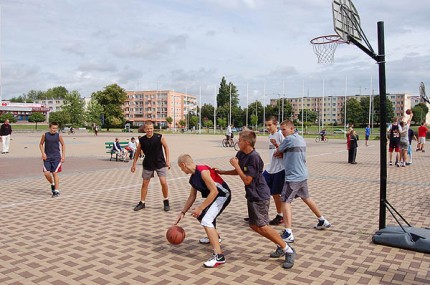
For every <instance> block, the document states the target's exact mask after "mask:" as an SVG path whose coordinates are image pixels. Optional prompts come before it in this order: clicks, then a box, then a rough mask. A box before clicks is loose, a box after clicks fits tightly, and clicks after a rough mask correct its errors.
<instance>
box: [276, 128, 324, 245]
mask: <svg viewBox="0 0 430 285" xmlns="http://www.w3.org/2000/svg"><path fill="white" fill-rule="evenodd" d="M294 129H295V128H294V123H293V122H291V121H290V120H285V121H283V122H282V123H281V131H282V134H284V135H285V139H284V140H283V141H282V143H281V145H280V146H279V147H278V149H277V151H276V152H275V156H278V157H281V156H282V157H283V161H284V168H285V180H284V181H285V183H284V187H283V189H282V194H281V201H282V210H283V212H284V226H285V230H284V231H283V232H282V233H281V237H282V239H283V240H284V241H285V242H288V243H292V242H294V235H293V232H292V216H293V215H292V209H291V203H292V202H293V200H294V199H295V198H298V197H300V198H301V199H302V201H303V202H304V203H305V204H306V205H307V206H308V207H309V209H310V210H311V211H312V212H313V213H314V214H315V216H316V217H317V218H318V223H317V224H316V225H315V226H314V228H315V229H317V230H323V229H327V228H329V227H330V226H331V224H330V223H329V222H328V220H326V219H325V218H324V217H323V216H322V214H321V212H320V210H319V209H318V206H317V204H316V203H315V201H314V200H313V199H312V198H311V197H310V194H309V190H308V168H307V166H306V142H305V140H304V138H303V137H302V136H300V135H299V134H298V133H296V132H295V131H294Z"/></svg>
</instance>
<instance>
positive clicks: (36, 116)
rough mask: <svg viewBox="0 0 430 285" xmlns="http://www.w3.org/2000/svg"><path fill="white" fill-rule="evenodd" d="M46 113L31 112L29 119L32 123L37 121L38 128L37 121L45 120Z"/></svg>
mask: <svg viewBox="0 0 430 285" xmlns="http://www.w3.org/2000/svg"><path fill="white" fill-rule="evenodd" d="M45 119H46V118H45V115H43V114H42V113H40V112H35V113H33V114H31V115H30V116H28V121H29V122H30V123H36V130H37V123H40V122H45Z"/></svg>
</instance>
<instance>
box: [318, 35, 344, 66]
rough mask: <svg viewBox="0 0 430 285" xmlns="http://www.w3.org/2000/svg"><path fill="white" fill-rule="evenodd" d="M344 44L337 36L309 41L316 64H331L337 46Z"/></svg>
mask: <svg viewBox="0 0 430 285" xmlns="http://www.w3.org/2000/svg"><path fill="white" fill-rule="evenodd" d="M342 43H345V41H344V40H342V38H341V37H340V36H338V35H328V36H321V37H317V38H315V39H312V40H311V44H312V46H313V48H314V52H315V54H316V55H317V57H318V63H333V62H334V52H335V51H336V48H337V46H338V45H339V44H342Z"/></svg>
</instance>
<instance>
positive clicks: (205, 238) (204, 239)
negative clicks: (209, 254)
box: [199, 237, 222, 244]
mask: <svg viewBox="0 0 430 285" xmlns="http://www.w3.org/2000/svg"><path fill="white" fill-rule="evenodd" d="M218 241H219V243H221V242H222V239H221V238H219V239H218ZM199 243H201V244H209V243H210V241H209V238H208V237H204V238H201V239H200V240H199Z"/></svg>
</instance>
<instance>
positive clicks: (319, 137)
mask: <svg viewBox="0 0 430 285" xmlns="http://www.w3.org/2000/svg"><path fill="white" fill-rule="evenodd" d="M321 141H322V142H325V143H326V142H328V138H327V137H326V136H324V140H322V139H321V136H317V137H316V138H315V142H317V143H318V142H321Z"/></svg>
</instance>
